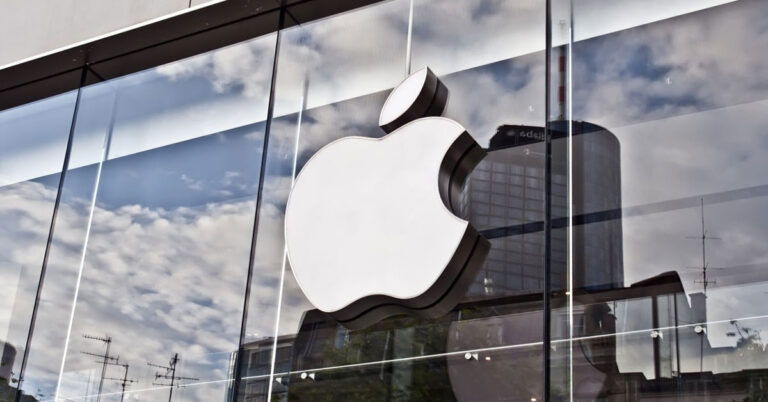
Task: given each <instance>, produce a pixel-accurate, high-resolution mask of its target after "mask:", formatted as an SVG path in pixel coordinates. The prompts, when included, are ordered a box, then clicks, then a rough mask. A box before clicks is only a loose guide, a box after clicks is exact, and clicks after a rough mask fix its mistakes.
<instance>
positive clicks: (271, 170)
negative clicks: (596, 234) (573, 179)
mask: <svg viewBox="0 0 768 402" xmlns="http://www.w3.org/2000/svg"><path fill="white" fill-rule="evenodd" d="M410 6H411V4H410V1H389V2H382V3H380V4H377V5H375V6H371V7H367V8H364V9H361V10H356V11H354V12H350V13H346V14H342V15H339V16H334V17H331V18H328V19H325V20H322V21H317V22H315V23H312V24H307V25H303V26H301V27H295V28H291V29H289V30H286V31H284V32H283V33H282V35H281V44H280V55H279V59H278V60H279V62H278V73H277V86H276V95H275V105H276V107H275V109H276V115H277V117H276V118H275V119H274V120H273V121H272V128H271V131H270V136H269V149H268V153H267V166H266V171H265V175H266V176H265V180H264V198H263V204H262V208H261V211H260V215H259V231H258V233H257V246H256V262H255V266H254V268H255V269H262V268H260V267H261V266H262V265H263V266H264V267H265V268H263V269H264V272H265V273H266V272H267V271H269V272H280V270H281V269H282V268H285V274H284V276H283V277H282V281H283V297H282V306H281V309H280V314H279V319H280V322H279V326H278V331H277V333H276V334H273V333H266V334H265V333H264V332H263V330H262V329H260V328H258V327H257V326H256V325H252V324H251V323H250V322H249V323H248V331H247V334H248V335H249V337H248V339H247V341H248V343H246V344H245V345H243V347H244V358H243V364H245V365H247V366H244V367H243V371H242V372H243V376H244V381H243V382H244V384H245V385H244V386H243V387H241V395H240V397H241V398H243V399H244V400H265V399H266V397H267V395H268V394H269V393H270V392H272V396H273V398H275V399H279V400H286V399H293V398H298V399H301V400H304V399H308V400H338V398H339V394H338V393H336V392H342V391H341V390H344V389H348V388H346V387H350V388H349V389H350V391H349V392H350V395H360V398H359V399H355V398H353V397H350V398H351V400H379V399H381V400H384V399H386V398H390V399H396V398H395V395H400V397H401V398H404V400H409V399H411V400H421V399H426V400H430V398H432V399H431V400H451V399H458V400H474V399H472V395H473V392H475V393H477V392H480V393H483V395H484V396H487V398H491V399H494V398H495V399H494V400H518V399H519V398H520V397H521V395H522V394H521V393H520V392H519V390H518V389H517V388H516V386H514V385H513V384H512V383H510V385H509V386H503V387H499V386H498V384H497V386H496V388H491V387H490V385H489V386H488V387H486V386H473V383H472V382H470V381H466V382H464V381H462V380H461V378H462V377H463V376H464V374H462V373H461V370H459V371H457V372H456V373H452V371H451V369H450V368H449V367H447V365H446V361H448V357H446V356H458V357H459V360H460V361H462V362H463V361H465V360H464V359H465V358H464V354H465V353H467V352H470V359H474V358H473V357H472V353H479V351H482V350H486V349H489V350H494V349H495V348H499V350H505V349H507V348H509V349H515V348H521V350H522V349H524V350H525V352H524V353H523V354H522V355H521V356H519V357H518V360H515V361H517V362H518V364H520V365H519V366H514V365H512V364H509V362H510V361H512V360H511V359H510V360H509V361H507V363H504V361H505V360H504V359H503V358H502V357H501V356H500V357H499V360H498V362H499V363H498V364H499V365H498V366H495V368H494V369H492V370H490V371H489V372H491V371H493V372H495V374H494V377H492V378H500V377H504V378H514V377H519V378H521V379H522V377H521V376H520V375H519V374H516V373H520V372H522V370H525V372H527V373H531V372H532V373H534V374H533V375H530V376H529V377H527V378H526V381H525V384H522V382H523V381H522V380H521V381H519V382H516V383H515V384H517V385H521V386H524V387H525V389H526V390H527V391H526V393H525V399H524V400H526V401H530V400H531V398H541V392H542V389H543V382H542V380H543V377H542V376H541V370H542V361H541V323H542V321H543V317H542V313H541V290H542V284H543V279H544V277H543V271H542V262H543V256H544V248H543V233H542V228H543V226H542V219H543V209H544V208H543V205H544V204H543V202H544V193H543V178H544V171H543V166H544V165H543V163H544V158H543V156H544V154H543V152H544V148H543V144H542V138H543V124H544V93H543V90H544V73H545V69H544V53H543V50H544V35H543V34H544V4H543V3H542V2H534V1H531V2H521V3H519V4H517V3H498V2H493V1H464V2H460V3H457V4H456V5H455V7H450V8H448V7H444V5H443V4H441V2H439V1H416V2H414V3H413V26H412V29H411V41H410V44H409V36H408V32H409V29H408V20H409V13H410ZM446 21H448V22H446ZM531 21H534V22H531ZM516 22H519V24H518V23H516ZM470 26H471V27H475V32H473V33H472V35H473V36H472V37H471V38H469V39H466V40H462V41H455V40H453V38H454V36H456V35H457V34H458V33H460V32H462V30H463V29H462V28H461V27H470ZM357 32H364V33H361V34H359V35H358V34H356V33H357ZM481 39H482V40H486V39H487V40H489V41H493V43H494V44H495V45H493V46H488V47H482V48H478V47H477V46H475V44H476V43H479V42H482V40H481ZM503 44H505V45H503ZM408 49H410V50H411V55H410V60H411V63H410V65H407V62H408V60H409V56H408V53H407V52H408ZM424 66H429V67H430V68H432V69H433V71H434V72H435V73H436V74H437V75H438V76H439V77H440V79H441V81H442V82H443V83H444V84H445V86H446V87H447V88H448V90H449V92H450V95H449V98H448V99H449V100H448V104H447V107H446V111H445V113H444V114H443V115H444V116H446V117H449V118H452V119H454V120H456V121H458V122H459V123H461V124H462V125H464V126H465V127H466V128H467V131H468V132H469V133H470V134H471V135H472V136H473V137H474V138H475V140H476V141H477V142H478V143H479V144H480V145H481V146H482V147H483V148H485V149H486V150H487V152H488V156H487V157H486V158H485V160H483V161H482V162H480V164H479V165H478V166H477V167H476V168H475V170H474V172H473V173H472V175H471V176H470V178H469V179H468V182H467V184H466V186H465V189H464V192H463V194H462V196H461V199H462V201H461V208H460V209H461V215H462V217H464V218H466V219H468V220H469V221H470V222H471V223H472V225H473V226H474V227H475V228H477V229H478V230H480V231H481V233H482V234H483V235H484V236H485V237H486V238H488V239H490V241H491V243H492V249H491V254H490V255H489V257H488V258H487V260H486V263H485V265H484V267H483V268H482V269H481V272H479V273H477V274H476V277H474V278H470V279H472V280H471V281H470V282H471V284H470V285H469V288H468V290H467V291H466V294H465V295H464V296H463V297H462V298H461V303H460V304H459V306H458V307H456V308H454V309H452V310H451V311H450V312H448V313H447V314H444V315H443V316H441V317H439V318H434V319H424V318H418V317H415V316H408V315H404V316H396V317H391V318H387V319H384V320H381V321H379V322H377V323H376V324H374V325H372V326H370V327H367V328H365V329H358V330H349V329H348V328H346V327H344V326H343V325H341V324H339V323H337V322H336V321H334V320H333V319H331V318H330V317H329V316H328V315H326V314H324V313H321V312H320V311H318V310H316V309H315V308H314V307H313V306H312V305H311V304H310V303H309V301H308V300H307V299H306V297H305V296H304V294H303V293H302V291H301V289H299V287H298V284H297V283H296V280H295V279H294V277H293V273H292V271H291V267H290V264H288V263H287V260H286V258H285V253H284V240H283V214H284V210H285V202H286V200H287V196H288V193H289V190H290V188H291V185H292V177H293V176H294V175H295V174H296V172H298V171H300V170H301V169H302V168H303V166H304V164H305V163H306V162H307V160H308V159H309V158H310V157H311V156H312V155H313V154H314V153H315V152H316V151H318V150H319V149H320V148H321V147H323V146H324V145H326V144H328V143H330V142H331V141H333V140H336V139H338V138H342V137H345V136H350V135H356V136H365V137H374V138H379V137H381V136H383V135H384V134H385V133H384V132H383V131H382V130H381V129H380V128H379V127H378V124H377V122H378V116H379V113H380V111H381V106H382V105H383V103H384V100H385V99H386V97H387V95H388V93H389V90H390V89H391V88H392V87H394V86H395V85H396V84H397V83H398V82H399V81H400V80H402V79H403V78H404V77H405V76H406V70H407V69H410V70H411V71H415V70H416V69H420V68H422V67H424ZM326 77H329V78H328V79H327V78H326ZM334 77H345V78H348V79H345V80H341V79H338V78H334ZM478 91H481V92H478ZM478 93H483V96H482V97H481V98H480V97H478V96H477V94H478ZM297 111H298V112H297ZM562 182H563V183H564V182H565V181H564V180H563V181H562ZM560 258H561V261H563V263H564V261H565V260H564V258H565V256H564V253H563V254H562V255H560ZM275 268H277V269H275ZM257 277H258V278H260V279H259V280H260V281H264V284H261V285H259V284H257V283H254V288H252V294H259V293H261V294H265V293H264V291H262V290H261V289H264V288H266V287H268V286H270V284H271V283H273V281H279V280H280V277H279V276H275V274H264V275H255V276H254V278H257ZM340 285H341V283H340ZM256 286H260V287H258V288H257V287H256ZM256 300H257V299H256V298H254V297H252V298H251V301H252V303H254V302H256ZM254 307H255V305H253V304H252V308H254ZM254 311H258V309H257V310H254ZM251 315H253V313H251ZM532 323H533V324H532ZM275 335H276V336H275ZM275 346H276V349H275ZM521 353H522V352H521ZM485 357H486V356H482V357H480V358H481V359H483V361H482V363H485V364H486V365H490V364H491V363H489V361H490V360H485ZM271 359H274V362H275V364H274V374H273V375H272V376H271V377H270V361H271ZM451 359H453V357H451ZM492 359H495V357H492ZM391 360H396V361H398V362H399V361H400V360H402V361H403V362H404V363H403V364H396V365H395V366H396V367H393V366H392V365H391V364H390V363H388V362H389V361H391ZM422 360H424V361H430V362H432V361H433V362H434V363H430V364H428V365H427V366H426V367H425V366H422V363H420V361H422ZM411 361H413V362H411ZM521 361H524V362H525V363H524V364H523V363H520V362H521ZM360 367H364V368H360ZM369 367H371V368H373V367H375V368H373V369H371V370H372V371H371V372H372V373H373V374H371V375H370V376H369V375H368V374H364V375H363V377H365V378H366V380H360V382H359V383H357V384H352V380H351V378H350V375H349V374H339V381H341V382H331V380H330V379H324V380H323V381H325V382H324V383H323V382H321V380H319V378H320V377H318V380H317V381H314V382H312V381H303V382H302V381H301V380H302V379H301V374H302V373H307V375H309V373H312V372H316V373H317V375H318V376H320V375H321V374H320V372H326V371H329V370H330V371H335V370H339V373H359V372H360V371H358V368H360V369H359V370H363V371H365V370H369ZM382 367H383V369H382ZM382 370H383V372H384V373H385V374H383V375H384V376H386V377H387V379H386V380H384V383H376V382H375V381H373V380H374V374H375V376H379V374H380V373H381V372H382ZM393 373H395V374H393ZM454 375H455V376H456V380H450V378H452V376H454ZM474 376H476V377H474ZM343 377H346V379H342V378H343ZM368 377H370V380H371V381H368V379H367V378H368ZM482 377H483V376H482V375H480V374H477V373H475V374H473V377H472V378H476V379H478V381H479V378H482ZM270 378H271V381H270ZM376 378H380V377H376ZM531 378H532V379H531ZM304 380H306V378H305V379H304ZM379 381H381V380H379ZM451 381H458V382H462V384H463V385H462V386H461V387H460V389H459V390H458V391H457V389H453V388H451ZM487 381H488V383H489V384H490V383H491V382H497V381H491V378H488V379H487ZM387 383H391V384H393V385H391V386H390V385H387ZM337 387H338V388H337ZM431 387H434V388H435V390H432V388H431ZM351 388H354V390H351ZM438 389H439V390H438ZM431 390H432V391H431ZM431 392H434V395H432V396H429V395H430V394H431ZM334 398H336V399H334ZM366 398H368V399H366ZM420 398H421V399H420Z"/></svg>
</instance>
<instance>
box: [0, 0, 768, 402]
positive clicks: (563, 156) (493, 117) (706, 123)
mask: <svg viewBox="0 0 768 402" xmlns="http://www.w3.org/2000/svg"><path fill="white" fill-rule="evenodd" d="M653 3H654V4H653V5H649V4H648V2H644V1H629V2H620V3H615V4H613V3H612V4H610V5H606V3H605V2H600V1H580V2H566V1H557V0H553V1H551V2H545V1H543V0H524V1H492V0H461V1H456V2H451V6H450V7H447V6H446V4H445V2H442V1H438V0H390V1H382V2H379V3H376V4H374V5H371V6H367V7H364V8H360V9H355V10H352V11H348V12H345V13H342V14H338V15H334V16H331V17H328V18H324V19H321V20H317V21H313V22H309V23H304V24H295V23H292V18H294V17H293V16H292V15H291V13H290V12H285V13H284V15H283V19H284V22H283V23H284V25H285V26H288V28H285V29H282V30H280V31H279V32H276V33H272V34H268V35H265V36H261V37H257V38H254V39H251V40H248V41H246V42H242V43H238V44H235V45H232V46H228V47H225V48H222V49H219V50H215V51H212V52H208V53H204V54H200V55H198V56H194V57H191V58H188V59H184V60H181V61H178V62H174V63H170V64H166V65H162V66H158V67H155V68H152V69H149V70H145V71H142V72H138V73H134V74H131V75H127V76H124V77H121V78H117V79H112V80H107V81H104V82H100V83H98V84H94V85H88V86H84V87H82V88H81V89H79V90H78V91H73V92H69V93H65V94H62V95H58V96H55V97H51V98H47V99H44V100H40V101H37V102H34V103H30V104H27V105H23V106H19V107H15V108H12V109H7V110H3V111H0V145H2V147H0V186H1V187H0V219H2V220H1V222H2V224H1V225H0V236H2V240H3V241H2V243H0V249H2V250H3V253H0V254H2V256H0V274H2V281H0V289H2V291H1V292H0V340H1V341H2V342H3V343H4V345H5V346H4V348H3V350H2V364H1V365H0V386H1V387H2V390H0V401H5V400H8V401H11V400H15V398H16V389H17V388H19V387H20V388H21V390H22V391H23V392H24V394H23V398H26V399H22V400H28V401H32V400H37V401H43V400H45V401H52V400H56V399H57V398H58V400H61V401H64V400H86V401H91V400H115V401H116V400H121V399H122V400H152V401H154V400H158V401H160V400H167V399H171V400H190V401H215V400H242V401H261V400H268V399H270V398H271V400H299V401H323V400H328V401H338V400H365V401H377V400H381V401H393V400H398V401H401V400H413V401H425V400H433V401H450V400H456V401H479V400H509V401H534V400H544V399H546V398H547V397H549V399H550V400H607V399H610V400H637V399H647V398H651V399H653V398H656V399H682V400H700V399H702V398H705V397H709V398H713V399H729V400H759V399H760V398H765V397H766V395H768V388H766V385H765V384H768V354H766V345H765V342H764V341H763V340H762V338H761V335H762V332H763V331H764V330H766V329H768V328H765V327H766V325H767V324H766V322H768V321H766V313H765V308H764V305H765V301H766V300H768V299H766V298H768V296H767V295H766V293H767V292H768V286H767V285H765V283H766V280H767V279H768V274H766V269H765V268H766V267H765V266H764V265H765V262H766V255H765V252H764V247H763V246H762V244H763V243H764V241H763V240H762V237H764V236H765V233H764V232H765V230H764V228H768V222H764V221H765V219H764V218H763V216H764V215H765V214H763V213H761V212H762V208H761V207H762V205H761V200H762V198H763V197H764V196H765V195H766V194H768V193H766V191H765V186H766V183H763V181H764V179H763V177H764V176H765V175H764V174H762V173H763V171H764V169H763V168H761V166H762V161H763V160H766V159H767V158H765V155H763V154H762V152H761V150H762V149H764V148H766V146H768V145H767V144H768V141H766V138H768V131H766V127H768V121H762V120H764V115H765V113H763V111H764V110H765V107H763V106H764V105H763V103H762V102H765V100H766V99H768V94H767V93H766V91H768V86H766V84H765V83H766V82H768V77H766V76H765V74H766V71H768V66H766V65H765V64H767V63H768V58H766V56H765V55H766V54H768V48H766V47H768V45H767V44H768V40H766V39H768V38H765V36H766V35H768V27H767V26H766V23H765V21H768V18H766V17H768V5H766V3H765V2H762V1H757V0H752V1H749V0H743V1H737V2H725V1H715V0H711V1H707V2H702V1H686V0H676V1H663V2H662V1H658V2H653ZM548 10H549V11H548ZM547 18H549V19H550V21H551V26H550V27H549V28H550V31H549V32H547V29H548V26H547V24H546V21H547ZM548 33H549V35H550V36H551V43H549V42H548V41H547V37H548V35H547V34H548ZM548 61H549V64H547V62H548ZM423 67H429V68H430V69H432V70H433V71H434V72H435V74H437V76H438V77H440V79H441V81H442V82H443V83H444V84H445V86H446V87H447V88H448V91H449V98H448V103H447V107H446V110H445V112H444V116H446V117H449V118H452V119H454V120H456V121H458V122H459V123H461V124H462V125H464V127H466V128H467V131H468V132H469V133H470V134H471V135H472V136H473V138H474V139H475V140H476V141H477V142H478V143H479V144H480V145H481V146H482V147H483V148H484V149H485V150H486V152H487V155H486V157H485V158H484V159H483V160H482V161H481V162H480V163H479V164H478V165H477V167H476V168H475V169H474V171H473V172H472V174H471V175H470V177H469V179H468V180H467V182H466V184H465V186H464V189H463V192H462V195H461V200H460V204H461V207H460V215H461V216H462V217H463V218H465V219H467V220H468V221H469V222H470V223H471V224H472V225H473V226H474V227H475V228H476V229H477V230H478V231H479V232H480V234H481V235H483V236H484V237H485V238H487V239H488V240H489V241H490V243H491V249H490V251H489V254H488V256H487V257H486V259H485V262H484V264H483V265H482V267H480V268H479V270H477V271H476V272H471V276H470V277H468V279H467V286H466V291H465V292H464V296H463V297H462V298H461V300H460V302H459V304H458V305H457V306H456V307H455V308H453V309H451V310H450V311H449V312H447V313H445V314H442V315H440V316H439V317H430V318H425V317H416V316H396V317H390V318H386V319H383V320H381V321H379V322H377V323H375V324H373V325H371V326H369V327H367V328H365V329H356V330H349V329H347V328H346V327H344V326H343V325H341V324H339V323H337V322H335V321H334V320H333V319H331V318H330V317H328V316H327V315H325V314H323V313H321V312H320V311H318V310H316V309H314V307H313V306H312V305H311V304H310V303H309V301H308V300H307V299H306V297H305V296H304V294H303V293H302V291H301V289H300V288H299V287H298V284H297V283H296V281H295V279H294V277H293V274H292V271H291V266H290V264H289V262H288V260H287V258H286V255H285V244H284V238H283V221H284V214H285V205H286V201H287V198H288V194H289V192H290V189H291V187H292V185H293V183H294V180H295V177H296V175H297V174H298V173H299V172H300V171H301V169H302V167H303V166H304V164H305V163H306V162H307V160H308V159H309V158H310V157H311V156H312V155H313V154H314V153H315V152H316V151H317V150H319V149H320V148H321V147H323V146H324V145H326V144H328V143H330V142H331V141H333V140H336V139H338V138H342V137H345V136H350V135H357V136H364V137H372V138H379V137H382V136H383V135H384V134H385V133H384V131H383V130H381V129H380V128H379V127H378V117H379V113H380V111H381V107H382V105H383V103H384V100H385V99H386V96H387V94H388V92H389V90H390V89H391V88H393V87H394V86H395V85H397V84H398V82H400V81H401V80H402V79H404V78H405V77H406V76H407V75H408V74H409V73H411V72H414V71H417V70H419V69H421V68H423ZM87 74H89V75H90V74H94V72H90V71H89V72H87ZM94 79H95V78H94V77H93V76H91V77H89V80H88V82H90V81H91V80H94ZM547 90H549V92H547ZM548 135H549V136H550V138H551V144H550V145H549V146H547V142H546V138H547V136H548ZM62 166H64V168H63V169H62ZM350 168H354V167H350ZM52 223H53V225H52ZM340 250H343V247H342V246H340ZM41 273H44V279H45V281H44V283H43V286H42V287H40V288H38V284H39V282H40V277H41ZM339 286H344V282H343V278H339ZM547 287H549V290H550V292H549V293H548V294H547V293H545V289H547ZM38 292H39V297H36V296H37V294H38ZM36 300H38V301H39V303H38V304H37V305H36ZM547 300H548V303H549V305H550V308H549V309H546V308H545V306H546V303H547ZM33 311H34V312H35V314H36V317H35V320H34V323H35V324H34V328H33V329H34V332H32V337H31V338H28V334H30V322H31V320H32V315H33ZM545 320H548V322H549V331H550V333H549V336H546V335H547V333H546V331H547V329H546V327H545V325H544V323H545ZM28 340H29V341H28ZM28 344H29V348H27V345H28ZM545 350H548V353H545ZM22 366H23V367H22ZM545 391H546V392H545ZM547 394H548V395H547Z"/></svg>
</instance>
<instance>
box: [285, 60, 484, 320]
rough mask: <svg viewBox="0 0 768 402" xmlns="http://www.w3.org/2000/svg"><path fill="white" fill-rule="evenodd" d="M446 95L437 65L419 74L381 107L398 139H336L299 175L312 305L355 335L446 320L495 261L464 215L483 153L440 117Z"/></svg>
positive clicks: (293, 251)
mask: <svg viewBox="0 0 768 402" xmlns="http://www.w3.org/2000/svg"><path fill="white" fill-rule="evenodd" d="M447 98H448V90H447V88H446V87H445V86H444V85H443V84H442V83H441V82H440V80H439V79H438V78H437V76H436V75H435V74H434V73H433V72H432V71H431V70H430V69H429V68H424V69H422V70H419V71H417V72H415V73H414V74H412V75H410V76H409V77H408V78H406V79H405V80H404V81H403V82H402V83H400V84H399V85H398V86H397V87H396V88H395V89H393V90H392V92H391V93H390V95H389V97H388V98H387V100H386V101H385V103H384V106H383V107H382V111H381V115H380V119H379V125H380V126H381V128H382V129H383V130H384V131H385V132H387V133H389V134H387V135H386V136H384V137H382V138H380V139H371V138H364V137H356V136H351V137H344V138H341V139H339V140H336V141H333V142H331V143H330V144H328V145H326V146H324V147H323V148H321V149H320V150H319V151H317V152H316V153H315V154H314V155H313V156H312V158H310V160H309V161H308V162H307V163H306V164H305V165H304V168H303V169H302V170H301V173H300V174H299V175H298V177H297V178H296V181H295V184H294V187H293V189H292V190H291V193H290V195H289V197H288V203H287V205H286V212H285V240H286V250H287V255H288V260H289V261H290V264H291V267H292V270H293V274H294V277H295V278H296V281H297V283H298V284H299V286H300V287H301V289H302V291H303V292H304V294H305V295H306V296H307V298H308V299H309V301H310V302H311V303H312V304H313V305H314V306H315V307H317V308H318V309H319V310H321V311H323V312H326V313H328V314H330V315H331V316H332V317H333V318H334V319H336V320H337V321H339V322H340V323H341V324H343V325H345V326H346V327H347V328H350V329H357V328H364V327H366V326H368V325H371V324H374V323H375V322H377V321H378V320H380V319H382V318H384V317H387V316H391V315H396V314H402V313H414V314H418V315H421V316H425V317H437V316H440V315H442V314H445V313H446V312H448V311H450V309H452V308H453V307H454V306H455V304H456V303H457V300H458V299H460V298H461V297H462V296H463V295H464V293H465V291H466V288H467V287H468V286H469V284H471V282H472V279H473V278H474V274H475V273H476V272H477V270H478V269H479V268H480V266H481V265H482V263H483V261H484V259H485V256H486V255H487V252H488V250H489V248H490V244H489V242H488V240H486V239H485V238H484V237H482V236H480V235H479V234H478V232H477V231H476V230H475V229H474V228H473V227H472V226H471V225H470V224H469V222H467V221H465V220H463V219H461V218H459V217H457V216H456V214H455V213H456V212H457V211H458V207H459V205H458V203H459V201H458V200H459V198H458V195H459V193H460V192H461V187H462V185H463V183H464V181H465V180H466V178H467V176H468V175H469V173H470V172H471V171H472V169H473V168H474V167H475V166H476V165H477V163H478V162H479V161H480V160H481V159H482V158H483V157H485V151H484V150H483V149H482V148H481V147H480V146H479V145H478V144H477V143H476V142H475V140H474V139H473V138H472V137H471V136H470V135H469V134H468V133H467V131H466V130H465V129H464V127H462V126H461V125H460V124H459V123H457V122H455V121H453V120H451V119H447V118H443V117H438V116H439V115H440V114H441V113H442V111H443V109H444V107H445V104H446V101H447Z"/></svg>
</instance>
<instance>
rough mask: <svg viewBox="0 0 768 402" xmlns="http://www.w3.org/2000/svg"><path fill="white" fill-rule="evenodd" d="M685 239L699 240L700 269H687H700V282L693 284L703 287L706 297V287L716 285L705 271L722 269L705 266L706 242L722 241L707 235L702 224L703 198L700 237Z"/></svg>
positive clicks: (702, 214) (702, 213)
mask: <svg viewBox="0 0 768 402" xmlns="http://www.w3.org/2000/svg"><path fill="white" fill-rule="evenodd" d="M686 239H691V240H701V267H688V269H700V270H701V280H695V281H693V282H694V283H700V284H702V286H703V287H704V296H706V295H707V287H709V285H710V284H713V285H714V284H716V283H717V281H715V280H710V279H709V278H708V277H707V269H722V268H710V267H709V266H708V265H707V240H722V239H721V238H719V237H713V236H708V235H707V227H706V225H705V224H704V197H702V198H701V236H689V237H686Z"/></svg>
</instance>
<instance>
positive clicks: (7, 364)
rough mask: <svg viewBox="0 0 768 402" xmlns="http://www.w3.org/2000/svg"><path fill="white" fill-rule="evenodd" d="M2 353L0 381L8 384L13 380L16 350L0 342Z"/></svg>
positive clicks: (0, 356) (0, 354)
mask: <svg viewBox="0 0 768 402" xmlns="http://www.w3.org/2000/svg"><path fill="white" fill-rule="evenodd" d="M0 343H2V345H3V351H2V353H0V379H4V380H6V381H8V382H11V381H12V380H13V363H14V361H16V348H15V347H13V345H11V344H10V343H7V342H0Z"/></svg>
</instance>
